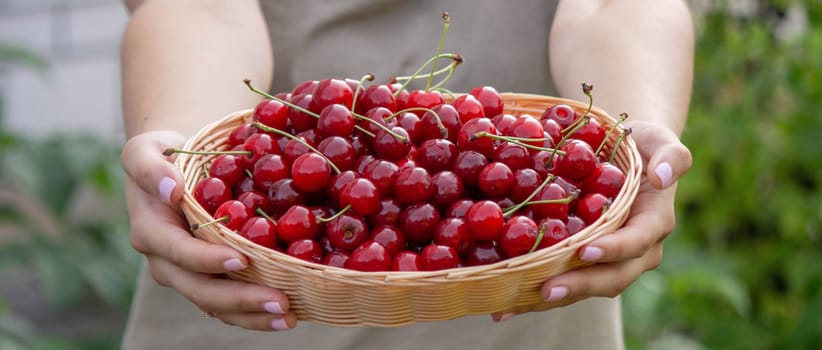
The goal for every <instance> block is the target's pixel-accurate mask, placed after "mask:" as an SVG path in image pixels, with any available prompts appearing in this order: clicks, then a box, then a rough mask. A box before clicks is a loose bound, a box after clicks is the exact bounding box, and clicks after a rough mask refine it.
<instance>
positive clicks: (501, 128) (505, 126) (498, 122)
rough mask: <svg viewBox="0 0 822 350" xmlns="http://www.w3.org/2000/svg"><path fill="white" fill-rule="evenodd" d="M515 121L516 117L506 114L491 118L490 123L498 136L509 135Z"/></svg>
mask: <svg viewBox="0 0 822 350" xmlns="http://www.w3.org/2000/svg"><path fill="white" fill-rule="evenodd" d="M516 121H517V117H516V116H514V115H513V114H507V113H504V114H498V115H497V116H496V117H493V118H491V123H493V124H494V127H496V128H497V131H498V132H499V133H500V135H509V134H510V133H511V127H512V126H513V125H514V122H516Z"/></svg>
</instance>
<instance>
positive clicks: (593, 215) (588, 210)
mask: <svg viewBox="0 0 822 350" xmlns="http://www.w3.org/2000/svg"><path fill="white" fill-rule="evenodd" d="M610 205H611V200H610V199H608V197H605V196H603V195H602V194H599V193H589V194H586V195H585V196H583V197H582V198H580V200H579V203H577V210H576V214H577V216H578V217H579V218H580V219H582V221H584V222H585V223H586V224H588V225H590V224H592V223H593V222H594V221H596V220H597V219H599V217H600V216H602V214H603V213H604V212H605V211H606V210H608V206H610Z"/></svg>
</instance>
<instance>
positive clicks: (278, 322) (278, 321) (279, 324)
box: [271, 318, 291, 331]
mask: <svg viewBox="0 0 822 350" xmlns="http://www.w3.org/2000/svg"><path fill="white" fill-rule="evenodd" d="M271 328H273V329H274V330H275V331H287V330H289V329H291V327H288V323H286V322H285V320H284V319H282V318H275V319H273V320H271Z"/></svg>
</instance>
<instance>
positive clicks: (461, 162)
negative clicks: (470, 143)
mask: <svg viewBox="0 0 822 350" xmlns="http://www.w3.org/2000/svg"><path fill="white" fill-rule="evenodd" d="M487 164H488V158H486V157H485V156H484V155H482V153H479V152H476V151H461V152H460V153H459V154H457V158H456V159H454V164H453V165H452V166H451V171H453V172H454V174H457V176H459V177H460V178H461V179H462V182H463V183H464V184H465V186H466V187H476V186H477V179H478V178H479V174H480V172H481V171H482V169H483V168H485V166H486V165H487Z"/></svg>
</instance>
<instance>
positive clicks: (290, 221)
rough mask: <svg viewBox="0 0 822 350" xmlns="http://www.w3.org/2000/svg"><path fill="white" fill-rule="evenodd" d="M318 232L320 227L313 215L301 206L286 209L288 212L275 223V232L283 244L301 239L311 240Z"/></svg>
mask: <svg viewBox="0 0 822 350" xmlns="http://www.w3.org/2000/svg"><path fill="white" fill-rule="evenodd" d="M319 231H320V227H319V225H318V224H317V219H316V217H315V216H314V213H313V212H312V211H311V210H309V209H308V208H306V207H304V206H302V205H295V206H292V207H291V208H288V211H286V212H285V214H283V215H282V216H280V220H279V221H277V232H278V233H279V237H280V239H282V240H283V242H285V243H291V242H296V241H299V240H302V239H309V240H313V239H314V238H315V237H317V234H318V233H319Z"/></svg>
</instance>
